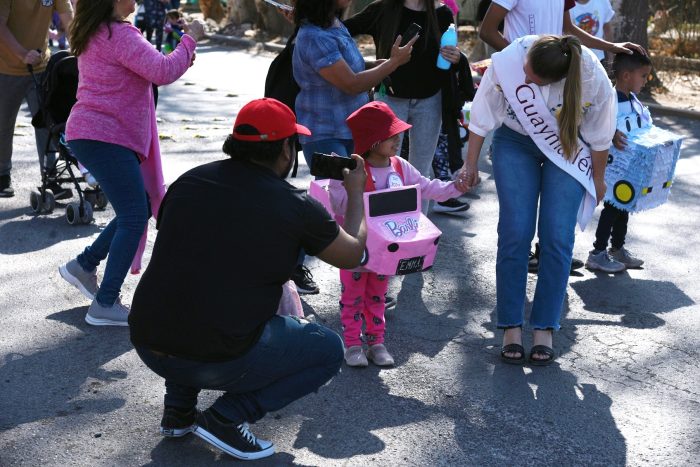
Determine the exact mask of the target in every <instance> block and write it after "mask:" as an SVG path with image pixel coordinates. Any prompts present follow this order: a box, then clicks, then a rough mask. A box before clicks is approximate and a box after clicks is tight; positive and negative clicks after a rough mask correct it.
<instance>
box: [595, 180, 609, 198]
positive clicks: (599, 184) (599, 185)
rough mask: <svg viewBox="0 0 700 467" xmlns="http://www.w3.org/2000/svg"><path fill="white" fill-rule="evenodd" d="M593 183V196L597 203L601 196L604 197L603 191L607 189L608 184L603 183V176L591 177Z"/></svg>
mask: <svg viewBox="0 0 700 467" xmlns="http://www.w3.org/2000/svg"><path fill="white" fill-rule="evenodd" d="M593 184H594V185H595V197H596V204H597V203H600V202H601V201H602V200H603V198H605V192H606V191H607V190H608V186H607V185H606V184H605V179H604V178H600V179H598V178H593Z"/></svg>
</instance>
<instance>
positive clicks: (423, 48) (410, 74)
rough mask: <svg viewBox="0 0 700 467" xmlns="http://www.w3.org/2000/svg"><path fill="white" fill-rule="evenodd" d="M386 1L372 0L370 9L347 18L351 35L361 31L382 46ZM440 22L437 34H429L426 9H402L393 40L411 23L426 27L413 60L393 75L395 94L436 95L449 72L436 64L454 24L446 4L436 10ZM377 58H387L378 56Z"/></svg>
mask: <svg viewBox="0 0 700 467" xmlns="http://www.w3.org/2000/svg"><path fill="white" fill-rule="evenodd" d="M383 8H384V6H383V2H381V1H377V2H374V3H371V4H370V5H369V6H367V8H365V9H364V10H362V11H361V12H359V13H358V14H356V15H355V16H353V17H352V18H349V19H347V20H345V21H344V24H345V27H347V28H348V31H349V32H350V35H351V36H356V35H358V34H369V35H370V36H372V39H374V45H375V46H376V47H377V49H378V50H379V49H380V45H379V41H380V37H381V31H382V29H383V28H384V27H385V23H386V22H385V21H383V19H382V17H383V12H382V10H383ZM435 15H436V16H437V23H438V28H439V31H438V37H435V35H433V34H426V31H427V27H426V19H427V12H425V11H415V10H411V9H410V8H406V7H403V8H402V9H401V20H400V21H399V28H398V31H396V34H395V35H394V39H396V36H398V35H399V34H403V32H404V31H405V30H406V29H407V28H408V26H409V25H410V24H411V23H416V24H417V25H419V26H420V27H422V28H423V30H422V31H421V37H420V38H419V39H418V41H416V43H415V44H414V46H413V52H411V60H410V61H409V62H408V63H406V64H405V65H401V66H400V67H398V68H397V69H396V71H394V72H393V73H392V74H391V75H389V76H390V77H391V86H392V88H393V89H394V93H393V94H392V95H393V96H395V97H403V98H412V99H424V98H426V97H430V96H433V95H434V94H435V93H437V92H438V91H439V90H440V88H441V87H442V85H443V81H444V80H446V79H447V71H446V70H441V69H440V68H438V67H437V57H438V53H439V52H440V40H439V36H442V33H444V32H445V31H447V28H448V27H449V26H450V23H454V18H453V17H452V11H450V9H449V8H448V7H446V6H445V5H441V6H440V7H438V8H436V9H435ZM378 58H388V57H379V53H378Z"/></svg>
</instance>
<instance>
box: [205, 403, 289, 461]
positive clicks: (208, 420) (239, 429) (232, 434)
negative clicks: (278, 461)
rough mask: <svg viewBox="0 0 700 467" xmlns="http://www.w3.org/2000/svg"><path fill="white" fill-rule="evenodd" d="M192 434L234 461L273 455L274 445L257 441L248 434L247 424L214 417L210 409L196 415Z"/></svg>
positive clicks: (252, 435) (218, 416) (217, 416)
mask: <svg viewBox="0 0 700 467" xmlns="http://www.w3.org/2000/svg"><path fill="white" fill-rule="evenodd" d="M194 434H195V435H197V436H199V437H200V438H202V439H203V440H204V441H206V442H207V443H209V444H211V445H212V446H216V447H217V448H219V449H221V450H222V451H224V452H225V453H226V454H229V455H231V456H233V457H235V458H236V459H243V460H253V459H262V458H263V457H267V456H271V455H273V454H274V453H275V445H274V444H272V443H271V442H269V441H265V440H264V439H258V438H256V437H255V435H254V434H253V433H251V432H250V429H249V428H248V424H247V423H241V424H240V425H236V424H234V423H233V422H230V421H226V420H223V419H222V417H221V416H220V415H218V414H217V415H215V414H214V413H213V412H212V409H207V410H205V411H204V412H200V413H199V414H197V428H195V430H194Z"/></svg>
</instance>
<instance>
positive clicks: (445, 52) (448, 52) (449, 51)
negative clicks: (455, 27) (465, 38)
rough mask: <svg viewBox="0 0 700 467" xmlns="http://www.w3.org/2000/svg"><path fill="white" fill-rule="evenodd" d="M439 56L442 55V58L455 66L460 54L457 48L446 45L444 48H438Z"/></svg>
mask: <svg viewBox="0 0 700 467" xmlns="http://www.w3.org/2000/svg"><path fill="white" fill-rule="evenodd" d="M440 55H442V58H444V59H445V60H447V61H448V62H450V63H451V64H453V65H455V64H457V63H459V59H460V58H461V55H462V53H461V52H460V51H459V49H458V48H457V47H454V46H452V45H446V46H444V47H440Z"/></svg>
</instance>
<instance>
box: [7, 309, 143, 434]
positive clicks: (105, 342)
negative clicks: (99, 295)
mask: <svg viewBox="0 0 700 467" xmlns="http://www.w3.org/2000/svg"><path fill="white" fill-rule="evenodd" d="M86 311H87V309H86V307H76V308H72V309H69V310H64V311H60V312H58V313H54V314H52V315H50V316H49V317H48V319H50V320H55V321H59V322H61V323H64V324H68V325H70V326H73V327H75V328H77V330H78V331H79V332H77V333H76V332H73V333H71V336H69V337H66V338H65V339H63V340H60V341H59V342H58V344H57V345H52V346H51V347H48V348H45V349H42V350H40V351H38V352H35V353H31V354H26V355H25V354H21V353H10V354H6V355H5V356H4V359H3V361H2V362H0V365H2V366H0V394H2V397H0V414H2V416H0V430H8V429H11V428H14V427H16V426H18V425H21V424H23V423H31V422H35V421H38V420H42V419H45V418H53V417H62V416H67V415H73V414H76V413H107V412H111V411H113V410H117V409H119V408H120V407H122V406H123V405H124V403H125V400H124V399H122V398H112V399H104V398H102V397H101V396H100V392H101V389H102V388H103V387H104V386H106V385H109V384H110V383H111V382H112V381H115V380H120V379H124V378H126V377H127V374H126V372H124V371H108V370H104V369H102V368H101V367H102V365H104V364H105V363H107V362H109V361H111V360H113V359H115V358H117V357H119V356H120V355H122V354H124V353H126V352H128V351H129V350H131V348H132V346H131V342H130V341H129V339H128V337H127V334H128V330H127V329H126V328H125V329H124V330H123V332H120V331H119V330H117V329H114V328H112V327H109V328H108V329H99V328H94V327H92V326H90V325H89V324H87V323H85V321H84V317H85V312H86ZM86 384H87V386H86V387H85V388H83V386H85V385H86ZM28 388H31V390H28Z"/></svg>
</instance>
